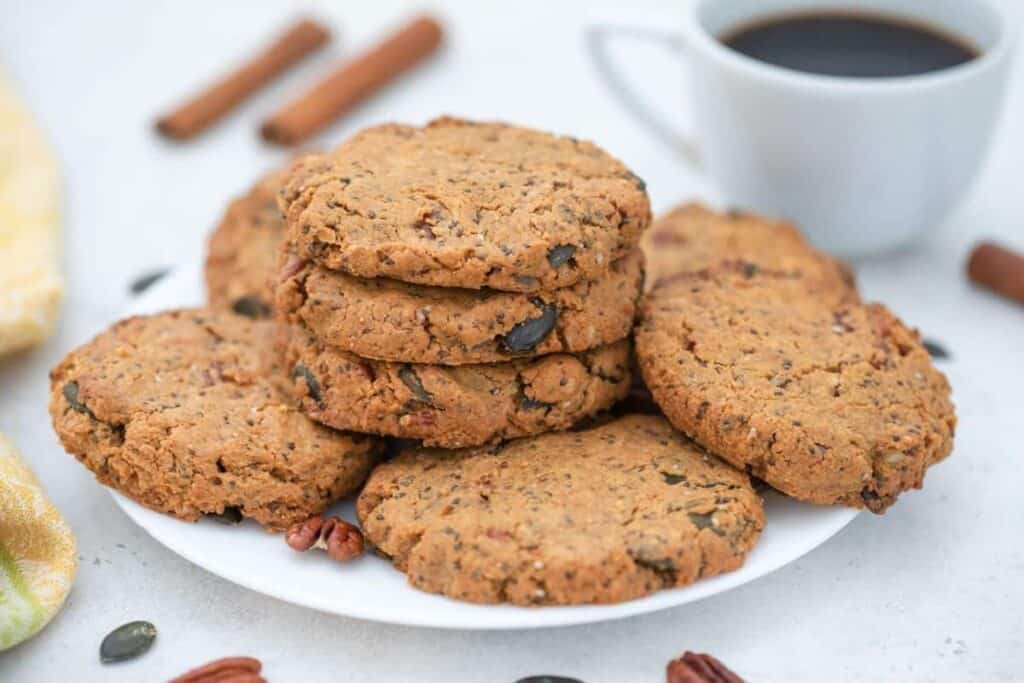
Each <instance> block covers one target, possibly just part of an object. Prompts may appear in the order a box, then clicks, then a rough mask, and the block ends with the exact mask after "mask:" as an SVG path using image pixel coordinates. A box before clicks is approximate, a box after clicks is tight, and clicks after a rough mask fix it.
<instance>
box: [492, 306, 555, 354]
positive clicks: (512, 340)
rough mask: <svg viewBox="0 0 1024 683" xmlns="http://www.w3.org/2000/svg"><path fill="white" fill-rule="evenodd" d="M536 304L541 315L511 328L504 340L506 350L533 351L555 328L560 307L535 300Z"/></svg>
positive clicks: (514, 351) (515, 351) (516, 351)
mask: <svg viewBox="0 0 1024 683" xmlns="http://www.w3.org/2000/svg"><path fill="white" fill-rule="evenodd" d="M534 304H535V305H537V306H539V307H540V309H541V313H540V315H538V316H537V317H536V318H530V319H529V320H525V321H523V322H521V323H519V324H518V325H516V326H515V327H513V328H512V329H511V330H509V333H508V334H506V335H505V338H504V340H503V343H504V347H505V350H506V351H509V352H511V353H526V352H528V351H532V350H533V349H534V348H536V346H537V345H538V344H540V343H541V342H542V341H544V340H545V339H546V338H547V336H548V335H549V334H551V331H552V330H553V329H555V325H556V324H557V323H558V309H557V308H556V307H555V305H554V304H545V303H541V302H538V301H535V302H534Z"/></svg>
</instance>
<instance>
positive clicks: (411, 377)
mask: <svg viewBox="0 0 1024 683" xmlns="http://www.w3.org/2000/svg"><path fill="white" fill-rule="evenodd" d="M398 379H400V380H402V384H404V385H405V386H407V387H408V388H409V391H411V392H412V395H413V396H415V397H416V400H417V401H421V402H423V403H426V404H427V405H433V404H434V396H433V394H431V393H430V392H429V391H427V390H426V389H425V388H424V387H423V382H421V381H420V376H419V375H417V374H416V371H415V370H413V369H412V366H411V365H403V366H402V367H400V368H399V369H398Z"/></svg>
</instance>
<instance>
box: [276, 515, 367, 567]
mask: <svg viewBox="0 0 1024 683" xmlns="http://www.w3.org/2000/svg"><path fill="white" fill-rule="evenodd" d="M284 540H285V543H287V544H288V546H289V547H291V548H292V549H293V550H297V551H299V552H300V553H301V552H306V551H307V550H309V549H310V548H319V549H321V550H326V551H327V556H328V557H330V558H331V559H332V560H338V561H345V560H351V559H353V558H355V557H358V556H360V555H362V554H363V549H364V543H363V532H361V531H360V530H359V528H358V527H357V526H355V525H354V524H349V523H348V522H346V521H345V520H343V519H341V518H340V517H328V518H327V519H324V518H323V517H310V518H309V519H307V520H306V521H305V522H300V523H298V524H295V525H293V526H292V527H291V528H290V529H288V531H286V532H285V534H284Z"/></svg>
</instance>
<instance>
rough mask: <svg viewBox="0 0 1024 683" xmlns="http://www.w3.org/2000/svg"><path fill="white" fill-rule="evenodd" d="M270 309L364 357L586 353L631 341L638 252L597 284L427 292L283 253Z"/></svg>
mask: <svg viewBox="0 0 1024 683" xmlns="http://www.w3.org/2000/svg"><path fill="white" fill-rule="evenodd" d="M280 272H281V273H282V278H281V280H280V282H279V283H278V286H277V290H276V297H277V299H276V301H277V310H278V311H279V312H280V313H281V314H282V316H283V317H284V318H285V319H287V320H288V321H289V322H291V323H292V324H303V325H305V326H306V327H308V328H309V329H310V330H311V331H312V332H313V333H314V334H315V335H316V336H317V337H318V338H320V339H321V340H322V341H323V342H325V343H327V344H329V345H331V346H334V347H336V348H338V349H341V350H343V351H349V352H351V353H355V354H356V355H359V356H362V357H363V358H372V359H376V360H386V361H393V362H410V363H431V364H440V365H466V364H471V363H495V362H504V361H508V360H512V359H514V358H522V357H535V356H541V355H545V354H550V353H559V352H569V353H576V352H579V351H586V350H588V349H592V348H595V347H598V346H602V345H605V344H610V343H613V342H616V341H619V340H620V339H625V338H626V337H628V336H629V335H630V332H631V331H632V327H633V320H634V318H635V315H636V308H637V303H638V300H639V297H640V291H641V289H642V284H643V254H642V253H641V252H640V250H639V249H635V250H633V252H632V253H630V254H629V255H628V256H626V257H625V258H623V259H620V260H619V261H616V262H615V263H614V264H612V267H611V269H610V270H609V272H608V273H607V274H606V275H604V276H603V277H601V278H600V279H598V280H590V281H586V282H579V283H576V284H575V285H573V286H571V287H563V288H562V289H556V290H552V291H549V292H536V293H534V294H521V293H517V292H498V291H495V290H473V289H457V288H451V287H426V286H422V285H412V284H408V283H405V282H399V281H397V280H389V279H386V278H375V279H362V278H355V277H352V276H351V275H346V274H344V273H341V272H339V271H332V270H328V269H326V268H323V267H320V266H318V265H316V264H315V263H314V262H312V261H309V260H303V259H299V258H298V257H297V256H296V255H295V254H294V252H293V251H287V252H283V253H282V260H281V264H280Z"/></svg>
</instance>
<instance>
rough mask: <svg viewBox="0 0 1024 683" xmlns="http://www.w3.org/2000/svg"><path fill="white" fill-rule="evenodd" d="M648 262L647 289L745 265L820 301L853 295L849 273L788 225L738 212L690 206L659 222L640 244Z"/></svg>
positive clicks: (681, 208) (848, 269)
mask: <svg viewBox="0 0 1024 683" xmlns="http://www.w3.org/2000/svg"><path fill="white" fill-rule="evenodd" d="M641 244H642V246H643V249H644V253H645V254H646V256H647V289H650V288H651V287H653V286H654V283H655V282H656V281H657V280H661V279H663V278H666V277H670V276H672V275H675V274H678V273H686V272H696V271H698V270H703V269H705V268H711V267H714V266H716V265H718V264H720V263H721V262H722V261H745V262H747V263H754V264H756V265H759V266H761V267H763V268H768V269H770V270H778V271H783V272H785V273H789V274H791V275H799V276H801V277H803V278H804V281H805V282H806V283H807V284H808V285H809V286H810V287H811V288H812V289H813V290H814V291H816V292H818V293H819V294H821V295H823V296H830V297H834V296H838V297H839V298H846V297H847V296H849V294H850V293H851V292H853V291H855V290H856V284H855V282H854V276H853V272H852V271H851V270H850V268H849V267H848V266H847V265H846V264H844V263H842V262H841V261H838V260H836V259H834V258H832V257H830V256H828V255H826V254H823V253H822V252H820V251H818V250H817V249H815V248H814V247H813V246H811V244H810V243H809V242H807V240H806V239H804V236H803V235H802V234H800V231H799V230H797V229H796V227H794V226H793V225H792V224H790V223H787V222H785V221H780V220H772V219H769V218H764V217H761V216H756V215H754V214H750V213H746V212H742V211H727V212H725V213H718V212H716V211H711V210H710V209H708V208H707V207H705V206H703V205H701V204H699V203H696V202H691V203H688V204H683V205H682V206H679V207H676V208H675V209H673V210H671V211H669V212H668V213H666V214H665V215H663V216H660V217H659V218H658V219H657V220H656V221H654V224H653V225H652V226H651V229H650V230H648V231H647V232H646V233H645V234H644V236H643V239H642V242H641Z"/></svg>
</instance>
